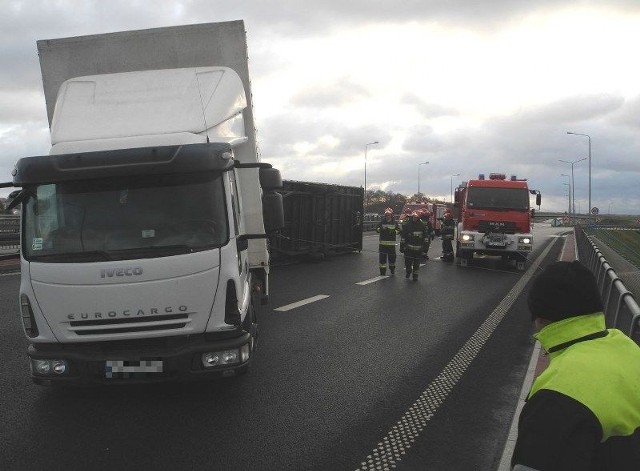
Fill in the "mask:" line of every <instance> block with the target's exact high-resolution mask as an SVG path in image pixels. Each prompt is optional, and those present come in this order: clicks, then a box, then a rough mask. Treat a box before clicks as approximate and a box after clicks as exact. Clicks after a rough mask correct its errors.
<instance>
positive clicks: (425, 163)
mask: <svg viewBox="0 0 640 471" xmlns="http://www.w3.org/2000/svg"><path fill="white" fill-rule="evenodd" d="M428 163H429V162H428V161H427V162H420V163H419V164H418V194H420V165H427V164H428Z"/></svg>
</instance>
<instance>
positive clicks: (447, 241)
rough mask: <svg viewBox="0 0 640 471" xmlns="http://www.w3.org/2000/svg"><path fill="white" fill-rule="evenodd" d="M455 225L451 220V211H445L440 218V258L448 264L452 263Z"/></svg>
mask: <svg viewBox="0 0 640 471" xmlns="http://www.w3.org/2000/svg"><path fill="white" fill-rule="evenodd" d="M455 229H456V223H455V221H454V220H453V214H451V211H449V210H446V211H445V213H444V216H443V217H442V227H441V228H440V234H441V237H442V255H441V256H440V258H441V259H442V260H446V261H448V262H452V261H453V238H454V234H455Z"/></svg>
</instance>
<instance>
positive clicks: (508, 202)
mask: <svg viewBox="0 0 640 471" xmlns="http://www.w3.org/2000/svg"><path fill="white" fill-rule="evenodd" d="M467 207H469V208H475V209H479V208H482V209H510V210H519V211H520V210H521V211H528V210H529V192H528V191H527V189H526V188H487V187H471V188H469V193H468V196H467Z"/></svg>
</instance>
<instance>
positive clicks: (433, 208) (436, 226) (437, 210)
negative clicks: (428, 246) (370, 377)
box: [400, 202, 447, 236]
mask: <svg viewBox="0 0 640 471" xmlns="http://www.w3.org/2000/svg"><path fill="white" fill-rule="evenodd" d="M419 209H426V210H427V211H429V214H431V217H430V219H429V220H430V221H431V225H432V226H433V230H434V232H435V234H436V235H437V236H439V235H440V228H441V227H442V217H443V216H444V213H445V210H446V209H447V205H446V204H443V203H428V202H422V203H407V204H405V205H404V207H403V208H402V213H401V214H400V223H401V224H402V222H403V221H404V220H405V219H406V216H405V214H406V210H409V211H418V210H419Z"/></svg>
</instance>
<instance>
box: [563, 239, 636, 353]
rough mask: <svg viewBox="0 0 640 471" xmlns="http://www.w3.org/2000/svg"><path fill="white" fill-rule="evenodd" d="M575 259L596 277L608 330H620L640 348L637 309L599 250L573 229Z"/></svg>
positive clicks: (634, 302)
mask: <svg viewBox="0 0 640 471" xmlns="http://www.w3.org/2000/svg"><path fill="white" fill-rule="evenodd" d="M575 236H576V244H577V246H578V258H579V259H580V261H581V262H582V263H583V264H584V265H586V266H587V267H588V268H589V269H590V270H591V272H592V273H593V274H594V275H595V277H596V280H597V281H598V288H599V289H600V295H601V296H602V303H603V304H604V316H605V320H606V323H607V327H613V328H616V329H619V330H621V331H622V332H624V333H625V334H627V335H628V336H629V337H631V338H632V339H633V340H634V341H635V342H636V343H637V344H638V345H640V307H639V306H638V303H637V302H636V300H635V298H634V297H633V293H631V292H630V291H629V290H628V289H627V288H626V287H625V285H624V283H623V282H622V280H621V279H620V278H619V277H618V275H616V272H615V271H614V269H613V268H612V267H611V265H609V262H607V260H606V259H605V257H604V255H602V252H600V249H598V247H597V246H596V244H594V243H593V242H592V241H591V239H590V238H589V236H588V235H587V234H586V233H585V232H584V230H583V229H582V227H576V228H575Z"/></svg>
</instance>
